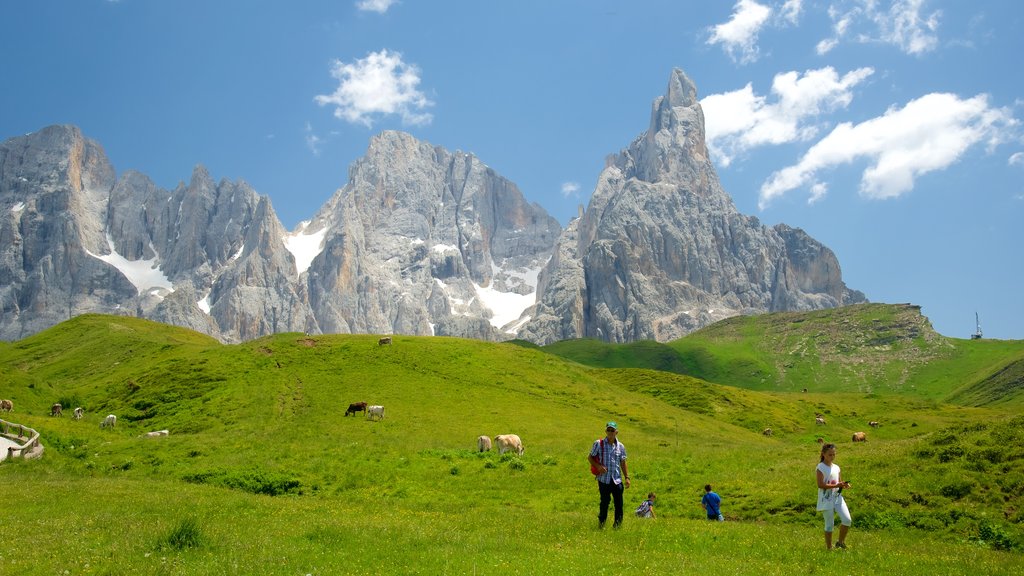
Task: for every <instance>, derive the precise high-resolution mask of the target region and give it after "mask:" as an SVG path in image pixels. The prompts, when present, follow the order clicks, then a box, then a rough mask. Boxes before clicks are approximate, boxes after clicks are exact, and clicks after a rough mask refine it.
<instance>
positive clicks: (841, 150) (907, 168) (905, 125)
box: [758, 93, 1018, 209]
mask: <svg viewBox="0 0 1024 576" xmlns="http://www.w3.org/2000/svg"><path fill="white" fill-rule="evenodd" d="M1017 124H1018V121H1017V120H1016V119H1014V118H1013V117H1012V115H1011V113H1010V111H1009V110H1008V109H1005V108H992V107H990V106H989V104H988V97H987V96H986V95H984V94H980V95H978V96H975V97H973V98H969V99H965V100H964V99H960V98H959V97H957V96H956V95H955V94H944V93H933V94H927V95H925V96H922V97H920V98H917V99H916V100H912V101H910V102H909V103H907V105H906V106H904V107H903V108H900V109H889V110H888V111H886V112H885V114H883V115H882V116H879V117H877V118H872V119H871V120H867V121H865V122H862V123H860V124H857V125H854V124H851V123H843V124H840V125H839V126H837V127H836V128H835V129H834V130H833V131H832V133H830V134H829V135H828V136H826V137H825V138H823V139H821V140H820V141H819V142H818V143H816V144H815V145H814V146H812V147H811V148H810V149H809V150H808V151H807V152H806V153H805V154H804V156H803V158H801V159H800V161H799V162H798V163H797V164H796V165H793V166H789V167H786V168H784V169H782V170H779V171H777V172H775V173H773V174H772V175H771V176H770V177H769V179H768V181H767V182H765V183H764V184H763V185H762V186H761V194H760V198H759V201H758V204H759V206H760V207H761V208H762V209H764V208H765V207H767V206H768V204H769V203H770V202H771V201H772V200H774V199H776V198H779V197H781V196H782V195H783V194H785V193H786V192H788V191H790V190H794V189H796V188H800V187H802V186H809V187H810V188H811V191H812V195H813V196H814V197H815V199H817V198H820V197H821V194H822V193H823V192H824V188H822V187H821V184H822V183H821V182H819V181H818V180H817V176H818V173H819V172H821V171H824V170H827V169H830V168H833V167H835V166H839V165H842V164H849V163H852V162H854V161H856V160H861V159H867V160H868V161H869V163H870V165H869V166H868V167H867V168H866V169H865V170H864V172H863V173H862V175H861V182H860V194H861V195H862V196H865V197H868V198H876V199H884V198H893V197H897V196H900V195H902V194H904V193H907V192H909V191H910V190H912V189H913V187H914V180H915V178H917V177H918V176H921V175H923V174H927V173H929V172H933V171H936V170H943V169H945V168H948V167H949V166H951V165H952V164H954V163H956V162H957V161H958V160H959V159H960V157H961V156H962V155H963V154H964V152H966V151H967V150H968V149H969V148H971V147H973V146H975V145H976V144H979V143H983V142H984V143H986V144H987V145H988V147H989V149H990V150H991V149H992V148H994V147H995V146H996V145H997V144H999V143H1000V142H1001V141H1003V140H1004V139H1005V138H1007V137H1009V136H1010V131H1011V130H1012V128H1013V127H1015V126H1016V125H1017Z"/></svg>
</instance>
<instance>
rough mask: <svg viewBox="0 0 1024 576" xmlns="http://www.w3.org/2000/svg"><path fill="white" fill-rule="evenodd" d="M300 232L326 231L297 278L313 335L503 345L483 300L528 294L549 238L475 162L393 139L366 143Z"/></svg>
mask: <svg viewBox="0 0 1024 576" xmlns="http://www.w3.org/2000/svg"><path fill="white" fill-rule="evenodd" d="M310 229H311V230H326V235H325V241H324V242H325V243H324V249H323V252H322V253H321V254H320V255H319V256H317V258H316V259H315V260H314V261H313V263H312V265H311V266H310V268H309V271H308V286H309V294H310V305H311V307H312V309H313V311H314V314H315V315H316V317H317V319H318V321H319V322H320V327H321V329H323V330H324V331H326V332H340V333H347V332H359V333H366V332H369V333H390V332H397V333H403V334H420V335H424V334H437V335H447V336H462V337H469V338H480V339H507V338H510V337H512V335H511V334H508V335H506V333H505V332H503V331H502V330H500V328H502V325H503V324H504V322H502V321H501V317H500V316H499V314H500V306H499V305H491V306H488V305H487V297H488V295H494V294H495V292H497V293H500V294H504V295H506V297H507V295H515V294H518V295H521V296H524V297H525V296H526V295H529V294H532V293H533V292H534V291H535V289H536V288H535V287H536V280H535V277H536V274H537V272H538V271H539V270H540V268H541V267H542V266H543V265H544V263H545V262H546V261H547V259H548V257H549V255H550V253H551V250H552V247H553V245H554V243H555V241H556V239H557V238H558V234H559V232H560V226H559V225H558V222H557V221H555V220H554V219H553V218H551V217H550V216H548V214H547V213H546V212H545V211H544V210H543V209H542V208H541V207H539V206H537V205H535V204H529V203H527V202H526V201H525V200H524V199H523V197H522V194H521V193H520V192H519V190H518V189H517V188H516V187H515V185H514V184H512V183H511V182H509V181H508V180H505V179H504V178H502V177H500V176H498V175H497V174H496V173H495V172H494V171H493V170H491V169H490V168H488V167H487V166H486V165H484V164H482V163H481V162H480V161H479V160H478V159H477V158H476V157H475V156H473V155H471V154H464V153H462V152H455V153H450V152H448V151H446V150H444V149H443V148H440V147H435V146H431V145H430V144H427V143H425V142H421V141H419V140H416V139H415V138H413V137H412V136H409V135H408V134H404V133H401V132H384V133H382V134H380V135H378V136H376V137H374V138H373V139H372V140H371V142H370V146H369V149H368V150H367V153H366V156H365V157H363V158H362V159H361V160H359V161H357V162H356V163H355V164H354V165H353V167H352V169H351V170H350V175H349V182H348V184H347V185H346V186H345V187H343V188H342V189H341V190H339V191H338V192H337V193H336V194H335V196H334V197H333V198H332V199H331V200H330V201H329V202H328V203H327V204H326V205H325V206H324V208H323V209H321V210H320V212H319V213H318V214H317V215H316V217H315V218H314V219H313V222H312V223H311V225H310ZM530 303H532V299H531V300H530V301H529V302H528V303H527V304H525V305H522V306H520V307H519V308H518V309H517V310H516V311H515V313H514V314H513V315H512V316H511V317H509V318H508V320H516V319H517V318H518V313H519V311H521V310H522V309H523V308H525V307H526V306H527V305H529V304H530ZM496 309H498V310H496Z"/></svg>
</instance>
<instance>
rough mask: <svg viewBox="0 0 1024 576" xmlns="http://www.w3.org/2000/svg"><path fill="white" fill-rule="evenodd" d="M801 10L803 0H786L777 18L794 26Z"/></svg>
mask: <svg viewBox="0 0 1024 576" xmlns="http://www.w3.org/2000/svg"><path fill="white" fill-rule="evenodd" d="M802 10H803V0H786V2H785V3H784V4H783V5H782V8H781V9H780V10H779V16H780V17H781V18H782V19H783V20H784V21H786V22H788V23H789V24H793V25H796V23H797V22H798V21H799V20H800V12H801V11H802Z"/></svg>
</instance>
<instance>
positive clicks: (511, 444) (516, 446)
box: [494, 434, 523, 456]
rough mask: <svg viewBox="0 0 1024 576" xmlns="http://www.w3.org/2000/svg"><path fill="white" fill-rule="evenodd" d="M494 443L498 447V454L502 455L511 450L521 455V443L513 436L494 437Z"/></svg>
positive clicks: (517, 437)
mask: <svg viewBox="0 0 1024 576" xmlns="http://www.w3.org/2000/svg"><path fill="white" fill-rule="evenodd" d="M494 443H495V444H497V445H498V454H504V453H505V452H508V451H510V450H511V451H513V452H515V453H516V454H518V455H520V456H522V455H523V441H522V440H520V439H519V436H516V435H515V434H502V435H500V436H495V437H494Z"/></svg>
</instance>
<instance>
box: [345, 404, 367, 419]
mask: <svg viewBox="0 0 1024 576" xmlns="http://www.w3.org/2000/svg"><path fill="white" fill-rule="evenodd" d="M356 412H366V402H355V403H353V404H349V405H348V410H345V416H348V415H349V414H351V415H353V416H355V415H356Z"/></svg>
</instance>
